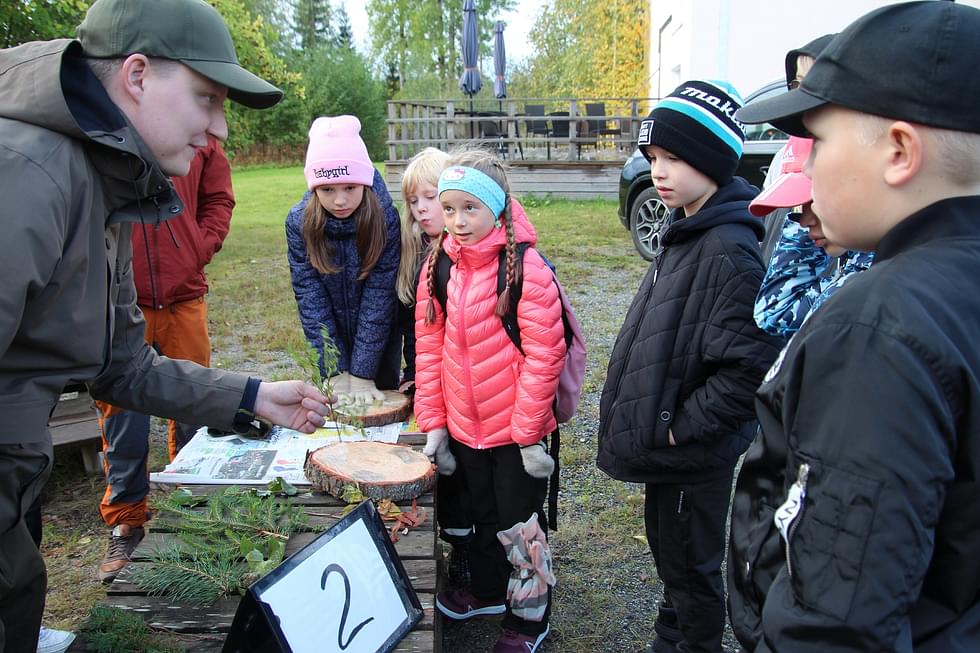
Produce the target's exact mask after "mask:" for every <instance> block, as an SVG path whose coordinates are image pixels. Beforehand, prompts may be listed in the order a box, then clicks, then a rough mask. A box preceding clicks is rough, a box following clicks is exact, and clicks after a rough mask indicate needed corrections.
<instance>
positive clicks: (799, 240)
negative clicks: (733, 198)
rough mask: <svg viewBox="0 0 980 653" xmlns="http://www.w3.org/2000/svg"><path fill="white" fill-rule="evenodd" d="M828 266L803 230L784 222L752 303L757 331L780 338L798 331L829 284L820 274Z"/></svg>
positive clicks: (823, 253)
mask: <svg viewBox="0 0 980 653" xmlns="http://www.w3.org/2000/svg"><path fill="white" fill-rule="evenodd" d="M829 262H830V257H829V256H827V253H826V252H825V251H824V250H822V249H821V248H819V247H817V246H816V244H814V242H813V241H812V240H810V236H809V235H807V231H806V229H805V228H803V227H801V226H800V225H799V224H797V223H796V222H794V221H792V220H790V219H789V218H787V219H786V221H785V222H784V223H783V231H782V235H781V236H780V239H779V243H777V244H776V248H775V249H774V250H773V253H772V260H771V261H770V262H769V268H768V269H767V270H766V275H765V277H764V278H763V279H762V286H761V287H760V288H759V294H758V296H757V297H756V300H755V310H754V313H753V317H754V318H755V322H756V324H758V325H759V328H760V329H762V330H763V331H765V332H766V333H770V334H772V335H776V336H783V337H789V336H791V335H793V334H794V333H796V332H797V331H799V330H800V327H801V326H802V325H803V321H804V320H805V319H806V316H807V315H808V314H809V313H810V311H811V310H813V304H814V302H815V301H816V299H817V298H818V297H819V296H820V294H821V293H822V292H823V290H824V287H825V286H826V284H827V283H828V282H829V281H828V280H826V279H825V278H823V277H822V274H821V273H822V272H823V271H824V270H825V269H826V268H827V265H828V264H829Z"/></svg>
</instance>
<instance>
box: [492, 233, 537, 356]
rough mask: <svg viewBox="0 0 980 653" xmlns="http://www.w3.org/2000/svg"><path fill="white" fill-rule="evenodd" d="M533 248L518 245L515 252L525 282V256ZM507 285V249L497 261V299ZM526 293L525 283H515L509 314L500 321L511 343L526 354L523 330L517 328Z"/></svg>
mask: <svg viewBox="0 0 980 653" xmlns="http://www.w3.org/2000/svg"><path fill="white" fill-rule="evenodd" d="M530 246H531V244H530V243H517V247H516V248H515V251H516V253H517V266H518V267H517V269H518V270H519V271H520V273H521V274H519V275H518V277H519V278H520V279H521V280H522V281H523V279H524V274H523V272H524V254H526V253H527V250H528V248H529V247H530ZM506 285H507V249H506V248H504V249H501V250H500V256H499V257H498V259H497V297H500V295H501V294H502V293H503V292H504V287H505V286H506ZM523 292H524V284H523V283H515V284H514V285H513V286H511V287H510V301H509V302H508V303H509V304H510V306H509V307H508V308H507V312H506V313H505V314H504V316H503V317H502V318H500V320H501V321H502V322H503V323H504V331H506V332H507V336H508V337H509V338H510V341H511V342H513V343H514V346H515V347H517V351H519V352H521V353H522V354H523V353H524V348H523V347H521V330H520V328H519V327H518V326H517V304H518V303H519V302H520V301H521V294H522V293H523Z"/></svg>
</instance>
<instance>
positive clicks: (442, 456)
mask: <svg viewBox="0 0 980 653" xmlns="http://www.w3.org/2000/svg"><path fill="white" fill-rule="evenodd" d="M422 453H424V454H425V455H426V456H428V457H429V460H431V461H432V462H434V463H435V464H436V467H437V468H438V469H439V473H440V474H442V475H443V476H449V475H451V474H452V473H453V472H455V471H456V457H455V456H453V452H451V451H450V450H449V431H447V430H446V429H445V428H438V429H432V430H431V431H429V432H428V433H426V434H425V448H424V449H422Z"/></svg>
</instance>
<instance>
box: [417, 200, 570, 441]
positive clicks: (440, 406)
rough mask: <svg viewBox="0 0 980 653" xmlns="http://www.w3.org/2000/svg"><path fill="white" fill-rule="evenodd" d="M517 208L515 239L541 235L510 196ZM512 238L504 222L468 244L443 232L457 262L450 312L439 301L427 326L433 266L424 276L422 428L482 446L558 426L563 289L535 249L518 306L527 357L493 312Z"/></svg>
mask: <svg viewBox="0 0 980 653" xmlns="http://www.w3.org/2000/svg"><path fill="white" fill-rule="evenodd" d="M511 213H512V216H513V218H514V234H515V236H516V240H517V241H518V242H529V243H531V244H532V245H533V244H534V243H535V242H537V234H536V233H535V231H534V227H532V226H531V223H530V222H529V221H528V219H527V214H525V213H524V208H523V207H521V205H520V204H519V203H518V202H517V201H512V203H511ZM505 243H506V232H505V230H504V229H494V230H493V231H491V232H490V234H489V235H488V236H487V237H486V238H484V239H483V240H481V241H480V242H478V243H475V244H474V245H471V246H467V247H462V246H460V245H459V244H458V243H457V242H456V241H455V240H453V239H452V238H451V237H446V238H445V239H444V241H443V249H445V250H446V252H447V253H448V254H449V257H450V258H451V259H452V260H453V261H455V264H454V265H453V266H452V268H450V274H449V285H448V288H447V300H446V307H447V313H448V318H447V317H446V316H445V315H443V312H442V307H441V306H440V305H439V302H438V301H437V300H435V299H433V303H434V304H435V309H436V320H435V322H434V323H433V324H431V325H427V324H426V323H425V311H426V307H427V306H428V303H429V288H428V266H424V267H423V269H422V275H421V279H420V280H419V288H418V303H417V304H416V309H415V334H416V338H417V339H416V345H415V346H416V359H415V366H416V367H415V385H416V390H415V417H416V421H417V422H418V425H419V428H420V429H421V430H423V431H431V430H433V429H436V428H440V427H443V426H448V428H449V433H450V434H451V435H452V436H453V437H454V438H456V439H457V440H459V441H460V442H462V443H463V444H465V445H467V446H468V447H471V448H474V449H488V448H491V447H499V446H503V445H506V444H511V443H512V442H516V443H517V444H522V445H526V444H533V443H535V442H537V441H539V440H540V439H541V438H542V437H544V436H545V435H547V434H548V433H550V432H551V431H552V430H554V428H555V417H554V414H553V413H552V409H551V406H552V402H553V401H554V398H555V392H556V390H557V388H558V375H559V373H560V372H561V368H562V365H563V364H564V361H565V339H564V328H563V327H562V322H561V301H560V300H559V298H558V288H557V286H556V285H555V283H554V281H553V280H552V272H551V269H550V268H548V266H547V265H546V264H545V262H544V261H543V260H542V259H541V257H540V256H539V255H538V253H537V252H536V251H534V250H533V249H528V251H527V253H526V254H525V257H524V282H523V291H522V292H523V294H522V297H521V301H520V302H519V303H518V311H517V323H518V325H519V327H520V330H521V346H522V348H523V349H524V354H525V355H524V356H522V355H521V353H520V352H519V351H518V350H517V348H516V347H515V346H514V345H513V343H512V342H511V340H510V338H509V337H508V336H507V333H506V332H505V331H504V327H503V323H502V322H501V320H500V317H498V316H497V315H496V314H495V313H494V307H495V306H496V302H497V260H498V258H497V257H498V253H499V252H500V249H501V248H503V247H504V245H505Z"/></svg>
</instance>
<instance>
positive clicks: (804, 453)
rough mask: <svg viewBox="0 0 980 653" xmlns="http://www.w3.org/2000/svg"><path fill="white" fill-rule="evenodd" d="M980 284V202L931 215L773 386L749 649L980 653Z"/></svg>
mask: <svg viewBox="0 0 980 653" xmlns="http://www.w3.org/2000/svg"><path fill="white" fill-rule="evenodd" d="M978 280H980V197H961V198H957V199H951V200H945V201H942V202H938V203H936V204H933V205H932V206H930V207H927V208H925V209H923V210H921V211H919V212H918V213H916V214H914V215H912V216H910V217H909V218H906V219H905V220H904V221H902V222H901V223H899V224H898V226H896V227H894V228H893V229H892V230H891V231H890V232H889V233H888V234H886V235H885V238H884V239H883V240H882V241H881V243H880V244H879V246H878V249H877V255H876V258H875V264H874V265H873V266H872V267H871V268H870V269H868V270H867V271H865V272H862V273H861V274H859V275H856V276H855V277H854V278H853V279H851V280H850V281H848V283H847V284H846V285H845V286H844V287H843V288H841V290H840V291H838V292H837V293H836V294H835V295H834V296H833V297H832V298H830V299H829V300H828V301H827V302H826V303H825V304H824V305H823V306H822V307H821V308H820V310H819V311H818V312H817V313H815V314H814V315H813V317H812V318H811V319H810V320H808V321H807V323H806V324H805V325H804V326H803V329H802V330H800V332H799V333H798V334H797V335H796V336H794V338H793V339H792V340H791V341H790V344H789V345H788V346H787V348H786V351H785V352H784V353H783V354H782V355H781V357H780V359H779V360H778V361H777V362H776V364H775V365H774V366H773V369H772V371H770V373H769V374H768V375H767V377H766V381H765V382H764V383H763V385H762V386H761V387H760V388H759V393H758V402H757V408H758V413H759V420H760V425H761V427H762V429H761V435H760V437H759V439H757V440H756V441H755V442H754V443H753V444H752V447H751V448H750V449H749V451H748V453H747V454H746V456H745V460H744V462H743V464H742V469H741V472H740V474H739V478H738V482H737V484H736V491H735V500H734V503H733V507H732V535H731V552H730V556H729V562H728V574H729V582H728V591H729V601H730V610H731V618H732V625H733V627H734V630H735V634H736V636H737V637H738V638H739V641H740V642H741V643H742V645H743V646H745V648H747V649H748V650H751V651H794V652H795V651H802V652H806V651H821V653H823V652H828V651H913V650H914V651H916V653H927V652H930V653H931V652H936V653H939V652H940V651H942V652H953V653H958V652H966V651H980V505H978V503H980V485H978V479H980V345H978V342H977V335H978V334H980V292H978V288H977V281H978ZM794 484H795V485H796V486H797V487H795V488H793V487H792V486H793V485H794ZM788 497H789V500H788ZM774 515H775V516H778V521H779V524H780V525H781V526H782V529H781V530H782V531H784V532H785V533H786V535H785V537H784V536H783V535H781V533H780V529H777V527H776V525H775V523H774ZM786 538H788V543H787V540H786Z"/></svg>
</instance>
